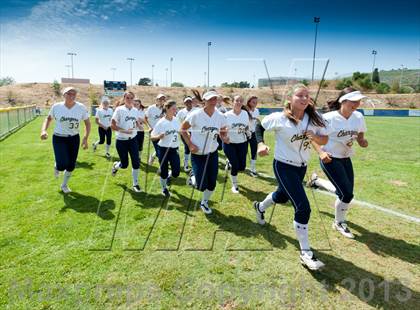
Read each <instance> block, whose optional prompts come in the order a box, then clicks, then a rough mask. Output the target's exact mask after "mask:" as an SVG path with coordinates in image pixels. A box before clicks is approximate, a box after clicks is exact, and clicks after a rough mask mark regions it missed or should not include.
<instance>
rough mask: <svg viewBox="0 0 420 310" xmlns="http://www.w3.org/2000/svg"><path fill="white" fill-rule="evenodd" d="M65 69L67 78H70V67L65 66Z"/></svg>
mask: <svg viewBox="0 0 420 310" xmlns="http://www.w3.org/2000/svg"><path fill="white" fill-rule="evenodd" d="M66 68H67V77H68V78H70V68H71V65H66Z"/></svg>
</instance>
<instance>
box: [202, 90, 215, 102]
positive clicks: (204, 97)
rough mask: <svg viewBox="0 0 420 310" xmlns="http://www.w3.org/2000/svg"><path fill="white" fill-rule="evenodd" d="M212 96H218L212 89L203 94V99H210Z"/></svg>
mask: <svg viewBox="0 0 420 310" xmlns="http://www.w3.org/2000/svg"><path fill="white" fill-rule="evenodd" d="M213 97H219V94H218V93H216V92H215V91H214V90H211V91H208V92H206V93H205V94H204V95H203V99H204V100H210V99H211V98H213Z"/></svg>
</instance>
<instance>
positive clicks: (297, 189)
mask: <svg viewBox="0 0 420 310" xmlns="http://www.w3.org/2000/svg"><path fill="white" fill-rule="evenodd" d="M273 169H274V174H275V176H276V179H277V182H278V183H279V186H278V187H277V190H276V191H275V192H274V193H273V200H274V202H275V203H286V202H287V201H288V200H289V199H290V201H291V202H292V205H293V207H294V208H295V218H294V219H295V221H296V222H298V223H300V224H308V222H309V218H310V215H311V207H310V205H309V201H308V197H306V193H305V189H304V188H303V184H302V181H303V179H304V177H305V173H306V166H304V167H295V166H292V165H288V164H284V163H282V162H280V161H278V160H274V161H273Z"/></svg>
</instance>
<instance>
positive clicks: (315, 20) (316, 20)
mask: <svg viewBox="0 0 420 310" xmlns="http://www.w3.org/2000/svg"><path fill="white" fill-rule="evenodd" d="M320 21H321V18H320V17H314V23H315V41H314V57H313V59H312V82H313V81H314V71H315V53H316V39H317V37H318V24H319V22H320Z"/></svg>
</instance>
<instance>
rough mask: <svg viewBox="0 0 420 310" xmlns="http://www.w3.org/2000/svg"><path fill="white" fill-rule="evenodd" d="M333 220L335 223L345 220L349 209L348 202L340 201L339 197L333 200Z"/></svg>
mask: <svg viewBox="0 0 420 310" xmlns="http://www.w3.org/2000/svg"><path fill="white" fill-rule="evenodd" d="M334 206H335V221H336V222H337V223H340V222H345V221H346V212H347V210H348V209H349V203H345V202H342V201H340V199H338V198H337V199H336V200H335V204H334Z"/></svg>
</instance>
